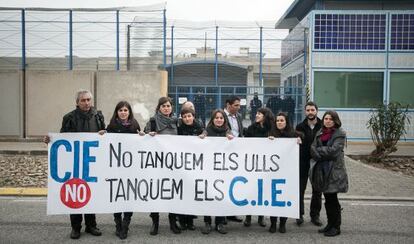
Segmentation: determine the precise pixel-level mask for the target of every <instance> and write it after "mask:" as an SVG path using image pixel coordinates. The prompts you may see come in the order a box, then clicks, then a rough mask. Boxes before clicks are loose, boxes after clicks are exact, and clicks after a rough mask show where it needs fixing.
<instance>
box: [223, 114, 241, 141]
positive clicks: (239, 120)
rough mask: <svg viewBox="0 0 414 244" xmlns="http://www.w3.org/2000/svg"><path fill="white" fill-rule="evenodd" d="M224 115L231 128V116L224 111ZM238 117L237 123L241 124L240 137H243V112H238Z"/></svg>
mask: <svg viewBox="0 0 414 244" xmlns="http://www.w3.org/2000/svg"><path fill="white" fill-rule="evenodd" d="M224 116H226V119H227V126H228V127H229V128H230V130H231V124H230V120H229V117H228V116H227V114H226V113H224ZM236 119H237V125H238V126H239V137H243V131H244V130H243V119H242V116H241V114H239V113H237V114H236Z"/></svg>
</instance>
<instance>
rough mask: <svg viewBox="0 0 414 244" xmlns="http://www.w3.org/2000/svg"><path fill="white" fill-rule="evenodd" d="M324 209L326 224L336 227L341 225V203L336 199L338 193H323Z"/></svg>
mask: <svg viewBox="0 0 414 244" xmlns="http://www.w3.org/2000/svg"><path fill="white" fill-rule="evenodd" d="M323 195H324V197H325V210H326V216H327V217H328V225H329V226H332V227H335V228H337V229H339V228H340V226H341V205H340V204H339V200H338V193H324V194H323Z"/></svg>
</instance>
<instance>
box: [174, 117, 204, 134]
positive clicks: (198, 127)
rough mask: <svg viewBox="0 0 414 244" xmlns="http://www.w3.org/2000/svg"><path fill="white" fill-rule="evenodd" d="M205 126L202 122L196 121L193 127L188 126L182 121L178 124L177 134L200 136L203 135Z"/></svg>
mask: <svg viewBox="0 0 414 244" xmlns="http://www.w3.org/2000/svg"><path fill="white" fill-rule="evenodd" d="M203 130H204V128H203V126H202V124H201V122H200V121H198V120H196V119H195V120H194V123H193V124H192V125H186V124H184V123H183V122H182V121H181V120H180V121H179V123H178V128H177V134H178V135H183V136H198V135H200V134H201V133H203Z"/></svg>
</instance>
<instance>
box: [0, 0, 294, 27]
mask: <svg viewBox="0 0 414 244" xmlns="http://www.w3.org/2000/svg"><path fill="white" fill-rule="evenodd" d="M293 1H294V0H255V1H254V0H167V1H162V0H13V1H11V0H0V6H1V7H48V8H106V7H127V6H142V5H148V4H154V3H163V2H167V18H168V19H183V20H192V21H208V20H233V21H263V20H265V21H274V22H275V23H276V21H277V20H278V19H279V18H280V17H281V16H282V15H283V13H284V12H285V11H286V10H287V9H288V7H289V6H290V4H291V3H292V2H293Z"/></svg>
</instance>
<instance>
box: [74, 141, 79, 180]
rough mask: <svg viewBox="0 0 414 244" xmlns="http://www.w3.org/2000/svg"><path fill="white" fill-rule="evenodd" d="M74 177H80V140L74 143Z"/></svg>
mask: <svg viewBox="0 0 414 244" xmlns="http://www.w3.org/2000/svg"><path fill="white" fill-rule="evenodd" d="M73 144H74V145H73V178H79V145H80V143H79V141H74V143H73Z"/></svg>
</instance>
